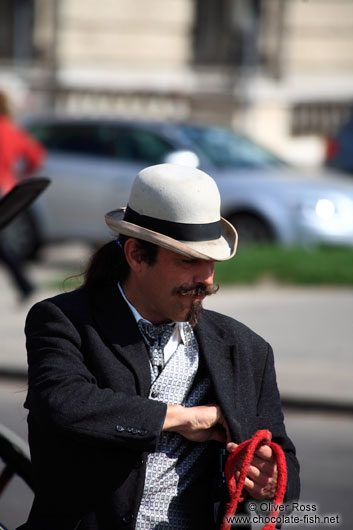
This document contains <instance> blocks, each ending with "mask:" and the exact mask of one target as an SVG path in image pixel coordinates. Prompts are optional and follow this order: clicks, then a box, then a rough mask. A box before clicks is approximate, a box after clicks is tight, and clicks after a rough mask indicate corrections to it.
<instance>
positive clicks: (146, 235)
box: [105, 208, 238, 261]
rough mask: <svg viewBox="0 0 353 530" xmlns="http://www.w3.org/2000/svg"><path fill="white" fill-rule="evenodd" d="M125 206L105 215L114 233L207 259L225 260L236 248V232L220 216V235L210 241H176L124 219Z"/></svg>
mask: <svg viewBox="0 0 353 530" xmlns="http://www.w3.org/2000/svg"><path fill="white" fill-rule="evenodd" d="M125 209H126V208H119V209H118V210H113V211H111V212H108V213H107V214H106V215H105V222H106V223H107V225H108V226H109V228H110V229H111V230H112V231H113V232H114V233H115V234H124V235H126V236H130V237H134V238H136V239H142V240H144V241H148V242H149V243H154V244H155V245H158V246H161V247H164V248H166V249H168V250H171V251H172V252H177V253H178V254H182V255H183V256H187V257H190V258H196V259H204V260H209V261H226V260H228V259H230V258H232V257H233V256H234V254H235V252H236V249H237V243H238V234H237V231H236V230H235V228H234V226H233V225H232V224H231V223H229V222H228V221H227V220H226V219H224V218H223V217H221V237H219V238H218V239H215V240H211V241H178V240H176V239H173V238H171V237H169V236H166V235H164V234H160V233H158V232H154V231H153V230H149V229H147V228H143V227H142V226H139V225H136V224H133V223H130V222H128V221H124V214H125Z"/></svg>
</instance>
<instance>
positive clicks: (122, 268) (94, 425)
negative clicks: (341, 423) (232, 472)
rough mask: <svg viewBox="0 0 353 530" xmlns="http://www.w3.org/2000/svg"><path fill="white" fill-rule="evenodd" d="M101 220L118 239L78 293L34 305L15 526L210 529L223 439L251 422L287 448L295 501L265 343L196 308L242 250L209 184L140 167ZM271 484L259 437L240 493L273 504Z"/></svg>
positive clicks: (230, 440)
mask: <svg viewBox="0 0 353 530" xmlns="http://www.w3.org/2000/svg"><path fill="white" fill-rule="evenodd" d="M106 222H107V224H108V226H109V227H110V228H112V229H113V231H114V232H115V233H116V234H118V235H119V238H118V240H117V241H113V242H112V243H108V244H107V245H105V246H104V247H103V248H102V249H101V250H99V251H98V252H97V254H96V255H95V256H94V257H93V259H92V261H91V263H90V265H89V268H88V270H87V272H86V277H85V282H84V285H83V287H82V288H80V289H78V290H77V291H74V292H72V293H67V294H63V295H60V296H57V297H55V298H52V299H49V300H47V301H44V302H41V303H39V304H37V305H36V306H34V308H32V310H31V311H30V313H29V315H28V319H27V324H26V334H27V349H28V362H29V392H28V397H27V401H26V406H27V407H28V409H29V441H30V446H31V453H32V461H33V466H34V470H35V476H36V484H37V486H36V496H35V500H34V503H33V507H32V510H31V513H30V516H29V520H28V522H27V523H26V524H25V525H23V526H22V527H21V529H22V530H24V529H26V530H29V529H33V530H34V529H35V530H44V529H45V530H48V529H51V530H55V529H59V528H60V530H71V529H72V530H73V529H79V530H110V529H111V530H113V529H118V528H129V529H133V528H136V529H139V530H140V529H141V530H142V529H155V530H167V529H170V530H176V529H182V530H195V529H199V528H200V529H201V528H202V529H203V530H205V529H214V528H218V527H219V525H220V523H221V521H222V515H223V514H224V508H225V502H226V501H227V495H226V492H225V488H224V484H223V482H222V466H220V454H221V451H222V448H225V447H226V444H228V449H231V448H232V447H234V444H237V443H239V442H241V441H243V440H246V439H248V438H249V437H250V436H251V435H252V434H253V433H254V432H255V431H256V430H257V429H259V428H267V429H269V430H271V431H272V434H273V439H274V441H276V442H278V443H280V444H281V445H282V448H283V449H284V451H285V454H286V460H287V466H288V486H287V497H286V500H288V501H289V500H290V499H293V498H297V497H298V494H299V478H298V463H297V461H296V458H295V450H294V447H293V445H292V443H291V442H290V440H289V439H288V437H287V435H286V432H285V428H284V425H283V416H282V413H281V409H280V402H279V395H278V390H277V386H276V379H275V372H274V366H273V356H272V351H271V348H270V346H269V345H268V344H267V343H266V342H265V341H264V340H263V339H261V338H260V337H259V336H257V335H256V334H255V333H253V332H252V331H250V330H249V329H248V328H246V327H245V326H243V325H242V324H240V323H238V322H236V321H234V320H233V319H231V318H228V317H225V316H222V315H220V314H217V313H214V312H210V311H205V310H202V308H201V303H202V300H203V299H204V297H205V296H206V295H207V294H211V293H213V292H214V291H215V290H216V289H215V288H214V287H213V285H212V284H213V273H214V263H215V261H222V260H226V259H229V258H231V257H232V256H233V255H234V253H235V250H236V244H237V235H236V231H235V229H234V228H233V227H232V225H230V224H229V223H228V222H227V221H226V220H224V219H222V218H221V217H220V197H219V192H218V189H217V186H216V184H215V182H214V181H213V180H212V179H211V177H209V176H208V175H206V174H205V173H203V172H202V171H199V170H197V169H192V168H187V167H183V166H176V165H172V164H162V165H158V166H152V167H149V168H146V169H144V170H143V171H141V172H140V173H139V174H138V176H137V177H136V179H135V181H134V184H133V187H132V190H131V194H130V199H129V204H128V206H127V208H126V209H125V208H123V209H120V210H116V211H113V212H110V213H109V214H107V216H106ZM153 325H154V326H153ZM276 482H277V468H276V463H275V461H274V458H273V455H272V452H271V449H270V447H268V446H264V447H262V448H261V449H260V450H259V451H258V452H257V454H256V456H255V457H254V460H253V462H252V466H251V467H250V470H249V474H248V478H247V479H246V483H245V489H246V491H247V492H248V494H249V495H250V496H251V497H252V498H254V499H271V498H273V496H274V494H275V491H276Z"/></svg>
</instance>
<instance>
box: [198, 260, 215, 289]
mask: <svg viewBox="0 0 353 530" xmlns="http://www.w3.org/2000/svg"><path fill="white" fill-rule="evenodd" d="M214 269H215V263H214V261H206V260H205V261H200V263H199V266H198V268H197V271H195V274H194V278H193V281H194V283H203V284H205V285H212V284H213V275H214Z"/></svg>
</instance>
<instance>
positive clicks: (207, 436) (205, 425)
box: [163, 405, 230, 442]
mask: <svg viewBox="0 0 353 530" xmlns="http://www.w3.org/2000/svg"><path fill="white" fill-rule="evenodd" d="M163 431H173V432H177V433H179V434H181V436H184V438H187V439H188V440H190V441H192V442H207V441H208V440H216V441H218V442H228V441H229V440H230V434H229V429H228V425H227V423H226V421H225V419H224V416H223V414H222V411H221V409H220V408H219V406H218V405H201V406H198V407H183V406H181V405H168V407H167V415H166V418H165V421H164V425H163Z"/></svg>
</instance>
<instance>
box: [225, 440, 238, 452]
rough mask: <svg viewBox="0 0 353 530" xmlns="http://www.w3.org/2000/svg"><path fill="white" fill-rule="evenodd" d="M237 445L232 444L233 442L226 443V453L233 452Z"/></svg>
mask: <svg viewBox="0 0 353 530" xmlns="http://www.w3.org/2000/svg"><path fill="white" fill-rule="evenodd" d="M238 445H239V444H236V443H234V442H229V443H227V446H226V447H227V451H228V452H229V453H231V452H232V451H234V449H236V448H237V447H238Z"/></svg>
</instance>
